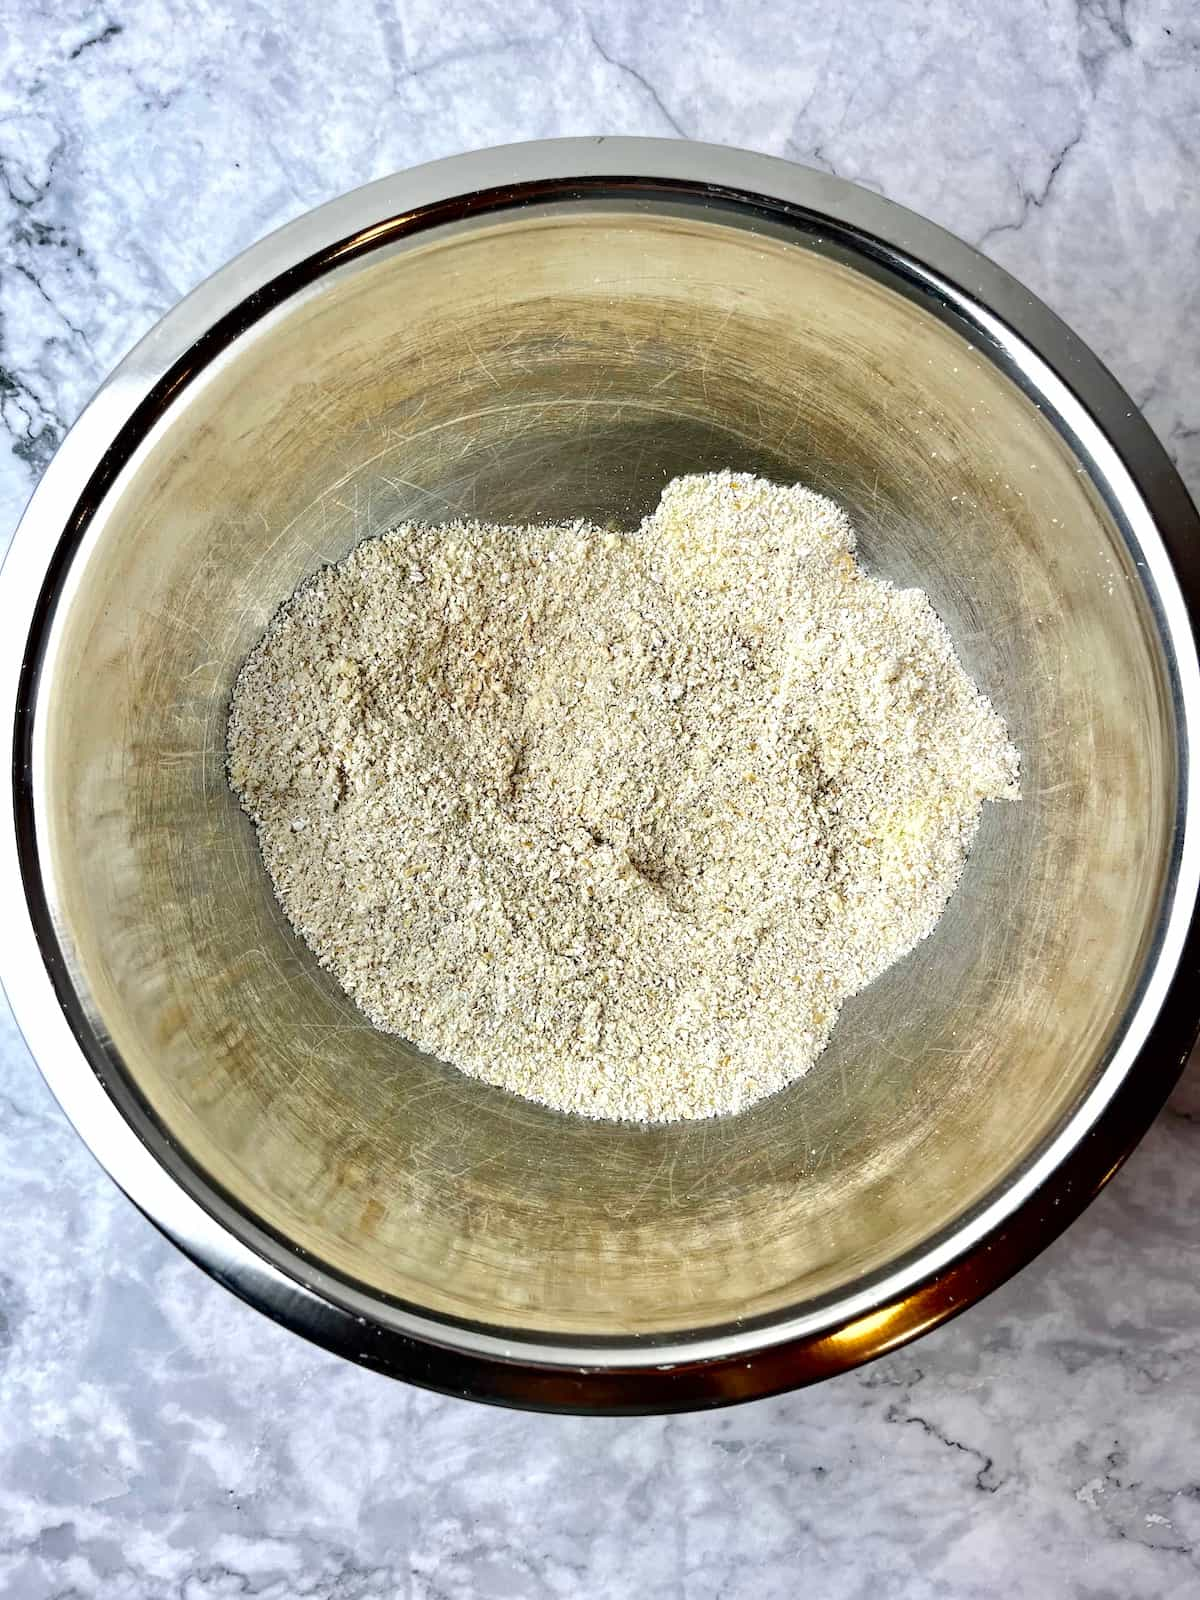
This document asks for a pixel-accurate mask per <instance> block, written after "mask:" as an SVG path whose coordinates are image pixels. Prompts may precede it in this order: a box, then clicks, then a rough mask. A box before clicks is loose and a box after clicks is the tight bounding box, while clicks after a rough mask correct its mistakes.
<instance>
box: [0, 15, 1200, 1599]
mask: <svg viewBox="0 0 1200 1600" xmlns="http://www.w3.org/2000/svg"><path fill="white" fill-rule="evenodd" d="M749 15H750V12H749V11H748V10H747V9H746V8H743V7H741V6H737V5H734V4H732V3H731V0H691V3H690V4H688V5H672V6H663V5H656V4H654V3H652V0H651V3H644V4H632V3H630V0H615V3H613V4H608V5H601V4H599V3H598V0H593V3H588V0H584V4H576V3H574V0H509V3H507V4H505V5H500V4H498V3H494V0H480V3H479V4H475V5H471V4H467V3H463V0H436V3H433V0H401V4H400V5H399V7H398V8H397V6H396V4H395V0H375V3H374V4H362V5H355V4H348V5H347V4H343V5H318V4H315V3H306V0H273V3H271V4H266V3H261V0H245V3H243V0H96V3H90V0H61V3H55V4H51V3H50V0H0V37H2V38H3V39H4V41H5V43H4V49H3V51H2V52H0V230H2V244H0V415H2V420H3V432H4V439H3V444H4V450H3V455H2V459H0V530H2V531H0V541H2V540H3V539H5V538H7V533H8V530H10V529H11V527H12V526H13V524H14V523H15V521H16V518H17V516H18V515H19V512H20V509H21V506H22V504H23V502H24V500H25V498H26V496H27V495H28V493H29V490H30V488H31V486H32V484H33V482H34V480H35V478H36V476H37V473H38V471H39V469H40V468H41V467H42V466H43V465H44V464H45V462H46V461H47V460H48V458H49V456H50V454H51V453H52V451H53V449H54V447H55V445H56V443H57V442H58V440H59V439H60V438H61V436H62V433H63V431H64V429H65V428H66V427H67V426H68V425H69V423H70V422H71V420H72V419H73V417H74V416H75V415H76V413H77V412H78V410H79V408H80V407H81V405H82V404H83V402H84V401H85V400H86V398H87V397H88V395H89V393H90V391H91V390H92V389H93V388H94V386H95V385H96V384H97V382H98V381H99V380H100V378H101V377H102V376H103V374H104V373H105V372H106V371H107V369H108V368H109V367H110V366H111V365H112V364H113V363H114V362H115V361H116V360H117V359H118V358H119V357H120V355H121V354H122V353H123V352H124V351H125V350H126V349H127V348H128V347H129V345H130V344H131V343H132V342H133V341H134V340H135V339H136V338H137V337H138V336H139V335H140V334H141V333H142V332H143V331H144V330H145V329H146V328H147V327H148V326H149V325H150V324H151V323H152V322H153V321H154V319H155V318H156V317H158V316H159V314H160V313H161V312H163V311H164V310H165V309H166V308H167V307H168V306H169V305H170V304H171V303H172V302H173V301H174V300H176V299H177V298H178V297H179V296H180V295H182V294H183V293H185V292H186V291H187V290H188V289H190V288H191V287H192V285H194V284H195V283H196V282H197V281H198V280H199V279H200V278H202V277H203V276H204V275H205V274H206V273H208V272H210V271H211V270H213V269H214V268H215V267H217V266H218V265H220V264H221V263H222V262H223V261H225V260H226V259H227V258H228V257H229V256H230V255H232V254H233V253H234V252H235V251H237V250H240V249H241V248H243V247H244V246H245V245H247V244H249V243H250V242H251V241H252V240H254V239H256V238H257V237H259V236H260V235H261V234H263V233H264V232H266V231H267V230H268V229H270V228H273V227H275V226H276V225H278V224H279V223H282V222H284V221H286V220H288V219H289V218H291V217H294V216H296V215H297V214H298V213H299V212H301V211H303V210H305V209H306V208H308V207H310V206H312V205H314V204H316V203H318V202H319V201H322V200H324V199H326V198H328V197H330V196H332V195H334V194H336V193H338V192H339V191H341V190H344V189H347V188H350V187H352V186H354V185H355V184H358V183H361V182H363V181H365V180H366V179H368V178H372V177H376V176H379V175H380V174H382V173H386V172H389V171H391V170H393V169H395V168H398V167H404V166H408V165H411V164H413V163H415V162H418V161H424V160H427V159H429V158H431V157H434V156H440V155H443V154H448V153H450V152H453V151H456V150H460V149H465V148H469V147H472V146H478V145H485V144H491V143H496V142H501V141H505V140H511V139H521V138H533V137H543V136H548V135H554V134H564V133H618V132H627V133H646V134H666V135H677V136H682V137H694V138H701V139H709V140H714V141H722V142H726V143H731V144H739V145H746V146H750V147H754V148H757V149H761V150H766V151H771V152H774V153H778V154H786V155H789V156H792V157H794V158H795V159H796V160H798V161H803V162H808V163H810V164H813V165H817V166H821V167H824V168H826V169H828V170H831V171H836V172H838V173H840V174H843V175H844V176H846V177H849V178H853V179H855V180H857V181H858V182H860V183H864V184H868V185H870V186H871V187H873V188H876V189H879V190H881V191H882V192H883V193H885V194H886V195H888V196H890V197H892V198H894V199H896V200H900V201H904V202H905V203H907V204H908V205H911V206H914V207H915V208H917V209H918V210H920V211H923V212H925V213H926V214H928V215H929V216H931V217H933V218H934V219H936V220H937V221H939V222H942V223H944V224H945V225H946V226H948V227H950V228H952V229H954V230H955V231H956V232H958V233H959V234H961V235H963V236H964V237H965V238H967V239H969V240H970V241H972V242H973V243H976V244H978V245H980V246H981V247H982V248H983V249H984V250H986V251H987V252H988V253H989V254H991V255H993V256H995V257H996V259H997V260H999V261H1001V262H1002V263H1003V264H1004V265H1005V266H1008V267H1010V268H1011V269H1013V270H1014V271H1015V272H1017V273H1018V274H1019V275H1020V276H1021V277H1023V278H1024V279H1025V281H1026V282H1027V283H1029V285H1030V286H1031V287H1032V288H1033V289H1034V290H1035V291H1037V292H1038V293H1039V294H1041V295H1042V296H1043V297H1044V298H1045V299H1047V300H1048V301H1049V302H1050V304H1051V305H1053V306H1054V307H1055V308H1056V309H1057V310H1058V311H1060V312H1061V313H1062V314H1063V315H1064V316H1066V318H1067V319H1068V320H1069V321H1070V322H1071V323H1073V325H1074V326H1075V327H1076V328H1077V329H1078V331H1079V332H1080V333H1082V334H1083V336H1084V337H1085V338H1086V339H1087V340H1089V341H1090V342H1091V343H1092V344H1093V346H1094V347H1095V348H1096V349H1097V350H1098V351H1099V352H1100V354H1101V355H1102V356H1103V357H1104V358H1105V359H1106V360H1107V361H1108V362H1109V363H1110V364H1111V366H1112V367H1113V368H1114V369H1115V371H1116V373H1117V374H1118V376H1119V377H1120V378H1121V379H1122V380H1123V381H1124V383H1125V384H1126V385H1127V387H1128V388H1129V389H1130V391H1131V393H1132V394H1133V395H1134V396H1135V398H1136V399H1137V401H1138V403H1139V404H1141V405H1142V406H1144V407H1145V409H1146V411H1147V413H1148V415H1149V417H1150V419H1151V421H1152V422H1153V423H1154V425H1155V426H1156V427H1157V428H1158V430H1159V432H1160V434H1161V436H1162V438H1163V439H1164V441H1165V442H1166V444H1167V446H1168V448H1169V449H1170V450H1171V452H1172V454H1173V455H1174V457H1175V459H1176V460H1177V462H1178V463H1179V466H1180V467H1181V469H1182V471H1183V473H1184V475H1185V476H1186V477H1187V479H1188V481H1189V484H1190V486H1191V488H1192V490H1193V492H1194V493H1197V492H1200V188H1198V180H1197V173H1200V11H1198V10H1197V8H1196V7H1195V6H1194V5H1193V4H1192V3H1191V0H1006V3H1005V4H1004V5H1000V6H997V5H994V4H992V3H991V0H970V3H969V4H963V3H961V0H927V3H924V4H920V5H917V4H915V3H914V4H908V3H906V0H859V3H858V4H855V5H853V6H845V7H839V6H836V5H835V6H829V5H827V4H822V3H818V0H788V3H785V0H766V3H764V4H763V5H761V6H759V7H757V8H754V10H753V20H752V21H748V20H747V17H748V16H749ZM3 937H4V934H3V931H2V925H0V938H3ZM0 1015H2V1016H3V1020H2V1021H0V1596H5V1597H7V1596H13V1597H16V1600H50V1597H52V1596H54V1597H61V1600H66V1597H67V1596H71V1597H92V1596H96V1597H103V1600H135V1597H136V1600H145V1597H153V1600H159V1597H167V1596H171V1597H179V1600H233V1597H239V1600H240V1597H243V1596H255V1597H257V1600H298V1597H304V1596H322V1597H330V1600H333V1597H336V1600H375V1597H388V1600H392V1597H401V1596H403V1597H406V1600H459V1597H462V1600H476V1597H482V1600H488V1597H501V1596H505V1597H521V1600H523V1597H526V1596H529V1597H535V1596H539V1597H540V1596H576V1595H602V1596H605V1597H606V1600H620V1597H623V1596H630V1597H634V1596H636V1597H642V1596H660V1595H663V1596H667V1595H679V1596H687V1597H689V1600H691V1597H695V1600H717V1597H718V1596H720V1597H725V1600H730V1597H740V1596H747V1597H749V1596H753V1597H755V1600H772V1597H779V1600H785V1597H786V1600H792V1597H793V1596H795V1595H796V1594H798V1593H811V1594H813V1595H816V1596H819V1597H821V1600H857V1597H865V1596H875V1595H888V1596H892V1595H903V1596H906V1597H916V1600H923V1597H935V1596H937V1597H941V1596H945V1597H955V1600H958V1597H963V1596H971V1597H974V1596H979V1597H991V1596H997V1597H998V1596H1009V1595H1012V1594H1017V1595H1031V1596H1050V1595H1054V1596H1078V1597H1080V1600H1083V1597H1088V1600H1107V1597H1111V1600H1118V1597H1119V1600H1134V1597H1142V1596H1145V1597H1147V1600H1149V1597H1154V1600H1166V1597H1171V1596H1179V1597H1183V1596H1185V1595H1186V1596H1193V1595H1196V1594H1198V1593H1200V1449H1198V1446H1197V1440H1198V1438H1200V1228H1198V1227H1197V1225H1196V1218H1197V1216H1198V1215H1200V1069H1198V1068H1197V1067H1196V1066H1195V1065H1193V1067H1192V1068H1191V1069H1190V1072H1189V1074H1188V1075H1186V1076H1185V1078H1184V1081H1183V1083H1182V1085H1181V1087H1180V1088H1179V1090H1178V1091H1177V1093H1176V1095H1175V1096H1174V1098H1173V1100H1172V1102H1171V1104H1170V1106H1169V1107H1168V1108H1167V1110H1166V1111H1164V1113H1163V1114H1162V1116H1161V1117H1160V1118H1159V1120H1158V1122H1157V1124H1156V1126H1155V1127H1154V1128H1153V1129H1152V1131H1151V1133H1150V1134H1149V1136H1148V1137H1147V1139H1146V1140H1145V1142H1144V1143H1143V1145H1142V1146H1141V1148H1140V1149H1139V1150H1138V1151H1137V1152H1136V1153H1135V1155H1134V1156H1133V1158H1132V1159H1131V1160H1130V1162H1129V1164H1128V1166H1127V1167H1126V1169H1125V1170H1124V1171H1123V1172H1122V1173H1121V1174H1120V1175H1119V1176H1118V1177H1117V1178H1116V1179H1115V1181H1114V1182H1113V1183H1112V1184H1111V1186H1110V1187H1109V1189H1108V1190H1107V1191H1106V1192H1105V1193H1104V1194H1103V1195H1102V1196H1101V1198H1100V1199H1099V1201H1098V1202H1097V1203H1096V1204H1095V1205H1094V1206H1093V1207H1092V1208H1091V1210H1090V1211H1089V1212H1088V1213H1087V1214H1086V1215H1085V1216H1084V1218H1083V1219H1082V1220H1081V1221H1080V1222H1079V1223H1077V1224H1076V1226H1075V1227H1074V1228H1072V1229H1071V1230H1070V1232H1069V1233H1068V1234H1067V1236H1066V1237H1064V1238H1063V1239H1061V1240H1059V1241H1058V1242H1057V1243H1056V1244H1054V1245H1053V1246H1052V1247H1051V1248H1050V1249H1049V1250H1048V1251H1047V1252H1046V1253H1045V1254H1044V1256H1042V1257H1041V1258H1040V1259H1039V1260H1038V1261H1037V1262H1036V1263H1034V1264H1033V1265H1032V1266H1031V1267H1030V1268H1028V1269H1027V1270H1026V1271H1025V1272H1024V1273H1023V1274H1022V1275H1021V1276H1020V1277H1019V1278H1018V1279H1017V1280H1015V1281H1014V1282H1012V1283H1010V1284H1009V1285H1008V1286H1007V1287H1006V1288H1004V1289H1002V1290H1001V1291H1000V1292H998V1293H997V1294H995V1295H993V1296H992V1297H991V1298H990V1299H989V1300H987V1301H985V1302H984V1303H983V1304H981V1305H979V1306H977V1307H975V1308H974V1309H972V1310H971V1311H969V1312H968V1313H967V1314H966V1315H965V1316H963V1317H961V1318H960V1319H959V1320H958V1321H957V1322H955V1323H953V1324H951V1325H949V1326H947V1327H945V1328H943V1329H941V1330H940V1331H939V1332H937V1333H935V1334H933V1335H932V1336H930V1337H928V1338H926V1339H924V1340H922V1341H920V1342H919V1343H917V1344H916V1345H913V1346H911V1347H910V1348H908V1349H906V1350H904V1351H902V1352H901V1353H899V1354H898V1355H895V1356H893V1357H891V1358H889V1359H887V1360H884V1361H882V1362H879V1363H878V1364H876V1365H874V1366H872V1367H869V1368H867V1369H864V1370H862V1371H859V1372H857V1373H852V1374H849V1375H847V1376H845V1377H843V1378H840V1379H838V1380H836V1381H834V1382H831V1383H828V1384H825V1385H823V1386H822V1387H820V1388H818V1389H814V1390H809V1391H807V1392H805V1393H800V1394H796V1395H793V1396H789V1397H786V1398H783V1399H778V1400H772V1401H765V1402H761V1403H759V1404H756V1405H752V1406H747V1407H743V1408H740V1409H736V1410H733V1411H726V1412H722V1413H717V1414H709V1415H699V1416H688V1417H680V1418H674V1419H669V1420H656V1419H641V1420H596V1419H570V1418H553V1417H536V1416H525V1415H520V1414H516V1413H507V1412H498V1411H491V1410H488V1409H485V1408H483V1407H476V1406H472V1405H469V1404H467V1403H465V1402H458V1401H452V1400H445V1399H440V1398H437V1397H435V1396H432V1395H428V1394H424V1393H420V1392H418V1391H416V1390H413V1389H408V1388H405V1387H402V1386H400V1385H399V1384H393V1383H390V1382H388V1381H386V1380H384V1379H382V1378H378V1377H375V1376H372V1375H370V1374H368V1373H366V1372H363V1371H359V1370H357V1369H356V1368H353V1367H351V1366H349V1365H347V1364H344V1363H342V1362H340V1361H338V1360H336V1359H335V1358H334V1357H332V1356H329V1355H326V1354H324V1353H322V1352H321V1351H318V1350H316V1349H313V1348H311V1347H309V1346H308V1345H306V1344H304V1343H302V1342H301V1341H300V1340H299V1339H297V1338H295V1337H293V1336H291V1335H290V1334H287V1333H285V1332H283V1331H281V1330H280V1329H278V1328H276V1327H274V1326H272V1325H271V1324H269V1323H268V1322H266V1321H265V1320H264V1319H263V1318H261V1317H259V1316H258V1315H256V1314H255V1313H254V1312H252V1311H250V1310H248V1309H247V1308H246V1307H244V1306H242V1305H241V1304H240V1303H238V1302H237V1301H235V1300H234V1299H233V1298H232V1297H231V1296H230V1295H228V1294H227V1293H226V1292H225V1291H224V1290H222V1289H220V1288H218V1287H217V1286H216V1285H215V1284H214V1283H211V1282H210V1281H209V1280H208V1279H207V1278H205V1277H204V1276H203V1275H202V1274H201V1273H200V1272H199V1271H198V1270H196V1269H195V1268H193V1267H192V1266H190V1265H189V1264H188V1263H187V1262H185V1261H184V1260H183V1259H182V1257H180V1256H179V1255H177V1254H176V1253H175V1252H174V1251H173V1250H172V1249H171V1248H170V1247H169V1246H168V1245H167V1244H166V1243H165V1242H164V1241H163V1240H162V1239H161V1238H160V1237H159V1236H158V1235H157V1234H156V1233H155V1232H154V1230H153V1229H152V1228H151V1227H150V1225H149V1224H148V1223H147V1222H145V1221H143V1219H142V1218H141V1217H140V1216H139V1215H138V1214H137V1213H136V1212H135V1211H134V1210H133V1208H132V1207H131V1206H130V1205H129V1204H128V1203H127V1202H126V1201H125V1200H124V1199H123V1198H122V1197H121V1196H120V1195H119V1194H118V1192H117V1191H116V1189H115V1188H114V1187H113V1185H112V1184H111V1183H110V1182H109V1181H108V1179H107V1178H105V1177H104V1176H103V1174H102V1173H101V1172H100V1171H99V1170H98V1169H97V1168H96V1166H95V1165H94V1164H93V1162H92V1160H91V1158H90V1156H89V1155H88V1154H87V1153H86V1151H85V1150H84V1148H83V1146H82V1145H81V1144H80V1142H79V1140H78V1139H77V1138H76V1136H75V1135H74V1133H73V1132H72V1131H71V1129H70V1128H69V1127H68V1125H67V1124H66V1122H65V1120H64V1118H63V1117H62V1115H61V1114H60V1113H59V1112H58V1110H57V1108H56V1107H55V1105H54V1104H53V1102H52V1101H51V1099H50V1096H49V1094H48V1092H47V1090H46V1089H45V1088H44V1086H43V1084H42V1082H41V1080H40V1078H39V1076H38V1074H37V1072H36V1071H35V1069H34V1067H33V1064H32V1062H31V1060H30V1058H29V1055H28V1053H27V1052H26V1050H25V1048H24V1046H23V1044H22V1043H21V1040H20V1039H19V1037H18V1035H17V1033H16V1031H15V1029H14V1027H13V1025H12V1024H11V1022H10V1021H8V1019H7V1013H6V1012H5V1013H0Z"/></svg>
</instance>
